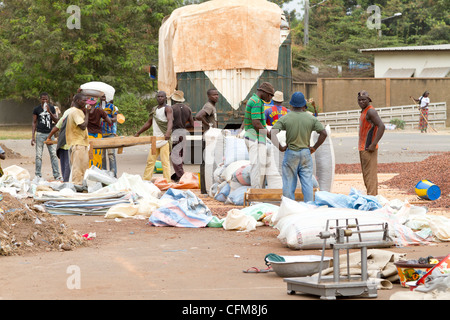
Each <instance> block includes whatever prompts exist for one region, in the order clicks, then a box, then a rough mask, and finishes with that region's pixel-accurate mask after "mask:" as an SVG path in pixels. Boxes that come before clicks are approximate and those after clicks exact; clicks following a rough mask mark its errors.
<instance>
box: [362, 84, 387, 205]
mask: <svg viewBox="0 0 450 320" xmlns="http://www.w3.org/2000/svg"><path fill="white" fill-rule="evenodd" d="M370 102H372V99H371V98H370V97H369V94H368V93H367V91H364V90H363V91H360V92H358V104H359V106H360V108H361V116H360V118H359V141H358V151H359V159H360V162H361V170H362V174H363V179H364V185H365V186H366V189H367V195H371V196H376V195H377V194H378V142H379V141H380V139H381V137H383V134H384V130H385V126H384V123H383V121H381V118H380V116H379V115H378V113H377V111H376V110H375V108H374V107H373V106H371V105H370Z"/></svg>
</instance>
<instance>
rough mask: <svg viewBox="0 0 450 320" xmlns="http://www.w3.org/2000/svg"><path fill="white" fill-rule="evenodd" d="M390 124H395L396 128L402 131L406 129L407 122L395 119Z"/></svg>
mask: <svg viewBox="0 0 450 320" xmlns="http://www.w3.org/2000/svg"><path fill="white" fill-rule="evenodd" d="M389 123H390V124H394V125H395V126H396V128H398V129H402V130H403V129H405V121H403V120H400V119H397V118H395V119H392V120H391V121H390V122H389Z"/></svg>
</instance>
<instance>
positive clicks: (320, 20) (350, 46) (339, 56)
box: [290, 0, 450, 67]
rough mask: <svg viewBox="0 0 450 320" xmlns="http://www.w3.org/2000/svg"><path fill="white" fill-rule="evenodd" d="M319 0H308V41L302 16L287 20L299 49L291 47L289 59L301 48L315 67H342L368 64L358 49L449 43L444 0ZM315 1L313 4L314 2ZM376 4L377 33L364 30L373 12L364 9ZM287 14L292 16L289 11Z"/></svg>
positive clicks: (370, 59)
mask: <svg viewBox="0 0 450 320" xmlns="http://www.w3.org/2000/svg"><path fill="white" fill-rule="evenodd" d="M320 2H321V1H319V0H311V1H310V7H311V9H310V16H309V44H308V46H306V47H303V37H304V26H303V21H301V22H300V23H299V22H298V21H294V22H293V23H292V22H291V26H292V27H293V30H292V31H293V34H292V39H293V44H294V46H298V47H299V49H295V51H293V60H294V62H295V59H296V58H299V57H300V55H299V54H298V52H296V51H299V50H301V51H303V53H302V55H301V58H302V59H301V60H302V62H303V64H307V65H309V64H314V65H316V66H319V67H329V66H338V65H341V66H346V65H347V64H348V61H349V60H354V61H356V62H360V63H372V62H373V57H372V56H371V55H367V54H362V53H361V52H360V51H359V50H360V49H365V48H377V47H391V46H406V45H430V44H440V43H449V42H450V26H449V23H450V14H449V6H448V3H449V2H448V0H419V1H409V0H377V1H376V2H375V3H374V2H373V1H369V0H328V1H325V2H323V3H320ZM318 3H320V4H319V5H317V6H314V5H316V4H318ZM374 4H375V5H378V6H379V7H380V9H381V18H382V19H384V18H387V17H392V16H394V14H395V13H397V12H401V13H402V15H401V16H399V17H395V18H391V19H386V20H384V21H382V24H381V34H382V36H381V37H379V34H378V30H376V29H369V28H368V27H367V25H366V23H367V20H368V19H369V17H370V16H371V15H372V14H373V12H369V13H368V12H367V8H368V7H369V6H371V5H374ZM290 17H291V19H292V18H294V19H295V16H292V15H290Z"/></svg>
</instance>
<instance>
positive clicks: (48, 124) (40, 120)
mask: <svg viewBox="0 0 450 320" xmlns="http://www.w3.org/2000/svg"><path fill="white" fill-rule="evenodd" d="M40 100H41V104H40V105H38V106H36V107H35V108H34V109H33V122H32V131H31V145H32V146H34V145H36V160H35V161H36V164H35V175H36V177H39V178H42V154H43V150H44V141H45V140H47V136H48V134H49V133H50V131H51V130H52V128H53V126H54V124H55V123H57V122H58V116H57V115H56V109H55V107H54V106H51V105H50V101H49V97H48V93H46V92H43V93H41V95H40ZM47 149H48V153H49V154H50V161H51V164H52V171H53V178H55V179H56V180H62V178H61V173H60V171H59V165H58V157H57V156H56V145H54V144H49V145H47Z"/></svg>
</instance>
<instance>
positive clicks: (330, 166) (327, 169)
mask: <svg viewBox="0 0 450 320" xmlns="http://www.w3.org/2000/svg"><path fill="white" fill-rule="evenodd" d="M325 130H326V131H327V138H326V139H325V141H324V142H323V143H322V145H321V146H320V147H319V148H318V149H317V150H316V152H314V153H313V159H314V162H315V164H314V175H315V176H316V177H317V180H318V182H319V188H320V190H321V191H328V192H332V191H331V190H332V187H333V181H334V174H335V166H336V163H335V155H334V147H333V141H332V140H331V129H330V126H329V125H327V126H326V127H325ZM318 138H319V134H318V133H317V132H313V133H312V134H311V145H314V144H315V143H316V142H317V140H318Z"/></svg>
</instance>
